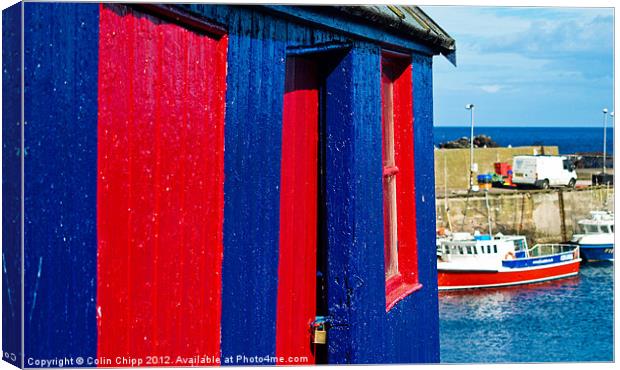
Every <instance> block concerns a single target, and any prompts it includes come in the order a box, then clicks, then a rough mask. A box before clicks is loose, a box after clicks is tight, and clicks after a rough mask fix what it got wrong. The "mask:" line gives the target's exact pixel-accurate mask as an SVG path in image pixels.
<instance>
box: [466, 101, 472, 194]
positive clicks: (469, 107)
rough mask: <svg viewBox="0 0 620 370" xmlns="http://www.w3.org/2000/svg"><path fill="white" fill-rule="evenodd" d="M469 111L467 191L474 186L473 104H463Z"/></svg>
mask: <svg viewBox="0 0 620 370" xmlns="http://www.w3.org/2000/svg"><path fill="white" fill-rule="evenodd" d="M465 109H467V110H468V111H469V113H470V116H469V119H470V123H471V131H470V134H469V165H470V167H469V191H472V189H473V188H474V105H473V104H467V105H466V106H465Z"/></svg>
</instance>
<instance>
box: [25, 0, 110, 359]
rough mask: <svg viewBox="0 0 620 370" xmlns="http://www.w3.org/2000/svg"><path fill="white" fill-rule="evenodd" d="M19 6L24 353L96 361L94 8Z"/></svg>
mask: <svg viewBox="0 0 620 370" xmlns="http://www.w3.org/2000/svg"><path fill="white" fill-rule="evenodd" d="M24 6H25V50H24V52H25V81H26V90H25V144H24V145H25V147H26V157H25V165H24V166H25V172H24V182H25V200H24V201H25V226H24V239H25V271H24V275H25V277H24V278H25V288H24V289H25V297H24V315H25V318H24V319H25V354H26V357H33V358H54V357H61V358H62V357H65V356H67V357H74V358H75V357H77V356H94V355H96V348H97V328H96V310H95V299H96V285H97V275H96V273H97V233H96V220H97V213H96V211H97V203H96V202H97V89H96V86H97V62H98V51H97V50H98V34H99V27H98V24H99V8H98V6H97V5H95V4H45V3H25V4H24ZM26 365H28V364H27V363H26Z"/></svg>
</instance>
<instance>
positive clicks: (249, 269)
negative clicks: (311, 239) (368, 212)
mask: <svg viewBox="0 0 620 370" xmlns="http://www.w3.org/2000/svg"><path fill="white" fill-rule="evenodd" d="M285 33H286V29H285V24H284V23H283V22H265V20H264V15H262V14H260V13H252V12H245V11H239V12H232V13H231V14H230V19H229V42H228V80H227V97H226V121H225V126H224V127H225V148H226V151H225V159H224V172H225V179H226V180H225V182H224V204H225V206H224V260H223V265H222V275H223V276H222V279H223V281H222V344H221V351H222V356H224V357H227V356H237V355H244V356H248V357H252V356H259V357H262V356H265V355H274V354H275V316H276V310H275V308H276V306H275V302H276V293H277V276H278V243H279V213H280V195H279V194H280V193H279V186H280V153H281V146H280V145H281V135H282V134H281V122H282V97H283V96H284V73H285V43H284V42H283V41H282V40H278V38H279V35H283V34H285ZM235 359H236V357H235ZM239 364H244V362H243V361H242V362H240V363H239ZM246 364H249V363H246Z"/></svg>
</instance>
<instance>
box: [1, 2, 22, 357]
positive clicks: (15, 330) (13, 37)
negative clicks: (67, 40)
mask: <svg viewBox="0 0 620 370" xmlns="http://www.w3.org/2000/svg"><path fill="white" fill-rule="evenodd" d="M21 16H22V4H21V3H18V4H15V5H13V6H12V7H10V8H8V9H5V10H4V11H3V12H2V30H3V32H2V288H3V289H2V352H3V354H4V353H7V354H8V356H3V358H4V359H5V360H6V361H9V362H10V363H11V364H13V365H15V366H20V365H21V363H22V356H21V354H22V351H21V344H22V284H21V280H22V273H21V264H22V255H21V235H22V233H21V230H22V229H21V221H22V217H21V216H22V213H21V187H22V181H21V180H22V179H21V164H22V152H21V142H22V140H21V134H22V115H21V106H22V105H21V53H20V50H21V42H22V37H21V30H22V27H21Z"/></svg>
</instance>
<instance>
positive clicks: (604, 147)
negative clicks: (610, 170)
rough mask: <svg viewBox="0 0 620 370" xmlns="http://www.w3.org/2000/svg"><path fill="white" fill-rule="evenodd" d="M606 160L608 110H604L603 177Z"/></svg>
mask: <svg viewBox="0 0 620 370" xmlns="http://www.w3.org/2000/svg"><path fill="white" fill-rule="evenodd" d="M612 114H613V113H612ZM606 160H607V108H605V109H603V175H604V174H605V164H606V163H605V161H606ZM603 181H605V180H603Z"/></svg>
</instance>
